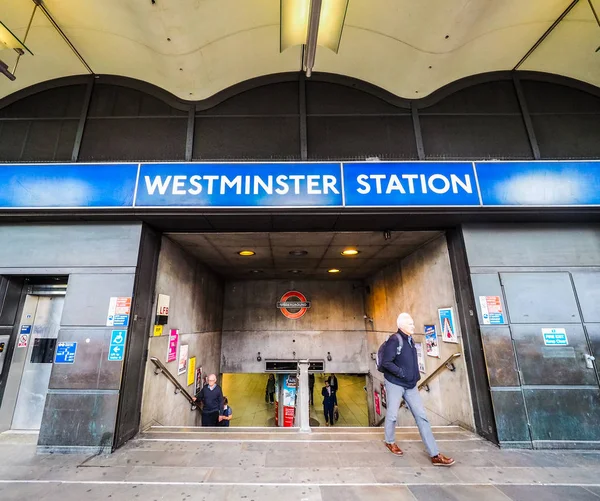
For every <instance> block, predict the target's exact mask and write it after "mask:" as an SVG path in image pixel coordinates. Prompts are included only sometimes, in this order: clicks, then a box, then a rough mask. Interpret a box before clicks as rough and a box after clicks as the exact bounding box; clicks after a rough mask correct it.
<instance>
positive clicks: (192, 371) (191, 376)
mask: <svg viewBox="0 0 600 501" xmlns="http://www.w3.org/2000/svg"><path fill="white" fill-rule="evenodd" d="M195 380H196V357H192V358H190V363H189V364H188V379H187V385H188V386H192V385H193V384H194V381H195Z"/></svg>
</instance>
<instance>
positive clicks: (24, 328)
mask: <svg viewBox="0 0 600 501" xmlns="http://www.w3.org/2000/svg"><path fill="white" fill-rule="evenodd" d="M19 333H20V334H31V325H21V331H20V332H19Z"/></svg>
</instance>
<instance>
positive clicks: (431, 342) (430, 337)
mask: <svg viewBox="0 0 600 501" xmlns="http://www.w3.org/2000/svg"><path fill="white" fill-rule="evenodd" d="M423 327H424V329H425V345H426V349H427V356H429V357H436V358H440V345H439V344H438V343H439V341H438V336H437V331H436V330H435V325H424V326H423Z"/></svg>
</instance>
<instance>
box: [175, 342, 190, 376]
mask: <svg viewBox="0 0 600 501" xmlns="http://www.w3.org/2000/svg"><path fill="white" fill-rule="evenodd" d="M188 354H189V346H188V345H187V344H182V345H181V346H180V347H179V362H178V364H177V374H178V375H179V376H181V375H182V374H185V373H186V372H187V368H188Z"/></svg>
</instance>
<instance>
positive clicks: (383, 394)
mask: <svg viewBox="0 0 600 501" xmlns="http://www.w3.org/2000/svg"><path fill="white" fill-rule="evenodd" d="M379 394H380V395H381V407H383V408H384V409H387V392H386V391H385V385H384V384H383V383H381V384H380V385H379Z"/></svg>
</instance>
